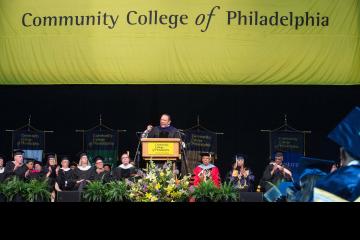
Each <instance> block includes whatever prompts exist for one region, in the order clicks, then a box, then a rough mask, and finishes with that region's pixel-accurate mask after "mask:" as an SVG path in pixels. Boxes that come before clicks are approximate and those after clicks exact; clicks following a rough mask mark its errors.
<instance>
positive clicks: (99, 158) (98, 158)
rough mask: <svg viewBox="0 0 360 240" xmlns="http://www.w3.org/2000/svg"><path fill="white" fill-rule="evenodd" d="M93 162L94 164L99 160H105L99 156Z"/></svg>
mask: <svg viewBox="0 0 360 240" xmlns="http://www.w3.org/2000/svg"><path fill="white" fill-rule="evenodd" d="M93 160H94V163H96V161H97V160H101V161H104V158H103V157H102V156H99V155H98V156H95V157H94V159H93Z"/></svg>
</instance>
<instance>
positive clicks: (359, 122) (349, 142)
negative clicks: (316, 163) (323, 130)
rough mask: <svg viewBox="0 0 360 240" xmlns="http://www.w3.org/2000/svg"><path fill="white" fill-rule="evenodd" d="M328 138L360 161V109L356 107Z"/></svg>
mask: <svg viewBox="0 0 360 240" xmlns="http://www.w3.org/2000/svg"><path fill="white" fill-rule="evenodd" d="M328 137H329V138H330V139H331V140H333V141H334V142H336V143H337V144H339V145H340V146H342V147H343V148H344V149H345V150H346V151H347V152H348V153H350V154H351V155H352V156H353V157H355V158H358V159H360V108H359V107H355V108H354V109H353V110H352V111H351V112H350V113H349V114H348V115H347V116H346V117H345V118H344V119H343V120H342V121H341V122H340V123H339V124H338V125H337V126H336V128H335V129H334V130H332V131H331V132H330V133H329V135H328Z"/></svg>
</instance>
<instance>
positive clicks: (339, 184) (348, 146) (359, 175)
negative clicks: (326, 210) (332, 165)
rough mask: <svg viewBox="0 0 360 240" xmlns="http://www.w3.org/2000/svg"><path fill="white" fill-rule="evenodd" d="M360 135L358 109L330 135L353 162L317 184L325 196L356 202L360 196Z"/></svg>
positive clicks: (359, 109) (359, 114) (317, 187)
mask: <svg viewBox="0 0 360 240" xmlns="http://www.w3.org/2000/svg"><path fill="white" fill-rule="evenodd" d="M359 134H360V108H359V107H356V108H354V109H353V110H352V111H351V112H350V113H349V114H348V115H347V116H346V117H345V118H344V119H343V120H342V121H341V122H340V123H339V124H338V125H337V126H336V127H335V129H333V130H332V131H331V132H330V133H329V135H328V137H329V138H330V139H331V140H333V141H334V142H336V143H337V144H339V145H340V146H341V147H343V149H344V150H345V152H346V153H347V154H349V155H350V156H351V158H348V157H347V158H348V159H347V161H350V160H351V161H350V162H347V163H346V164H347V165H346V166H343V167H341V168H339V169H337V170H336V171H334V172H332V173H331V174H329V175H328V176H326V177H325V178H324V179H322V180H321V181H318V182H317V184H316V186H315V188H316V189H320V190H322V191H323V192H325V193H324V194H325V195H327V194H326V192H327V193H330V194H332V195H335V196H337V197H340V198H342V199H345V200H347V201H354V200H356V199H357V198H358V197H359V196H360V136H359ZM321 197H322V196H320V195H319V198H321ZM314 198H315V197H314ZM314 200H315V201H317V200H316V199H314Z"/></svg>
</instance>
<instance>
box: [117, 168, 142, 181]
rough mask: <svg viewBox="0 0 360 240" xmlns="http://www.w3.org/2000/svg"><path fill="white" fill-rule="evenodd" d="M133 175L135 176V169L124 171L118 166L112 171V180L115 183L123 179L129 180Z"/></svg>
mask: <svg viewBox="0 0 360 240" xmlns="http://www.w3.org/2000/svg"><path fill="white" fill-rule="evenodd" d="M134 174H136V168H135V167H131V168H128V169H124V168H121V167H120V166H119V167H117V168H114V169H113V173H112V178H113V179H114V180H116V181H120V180H123V179H125V178H130V177H131V176H133V175H134Z"/></svg>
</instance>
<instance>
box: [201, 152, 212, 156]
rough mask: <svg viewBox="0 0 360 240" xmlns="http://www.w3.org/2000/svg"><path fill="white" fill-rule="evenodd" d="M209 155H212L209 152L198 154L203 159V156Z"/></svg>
mask: <svg viewBox="0 0 360 240" xmlns="http://www.w3.org/2000/svg"><path fill="white" fill-rule="evenodd" d="M211 154H212V153H210V152H201V153H200V156H201V157H204V156H207V157H211Z"/></svg>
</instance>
